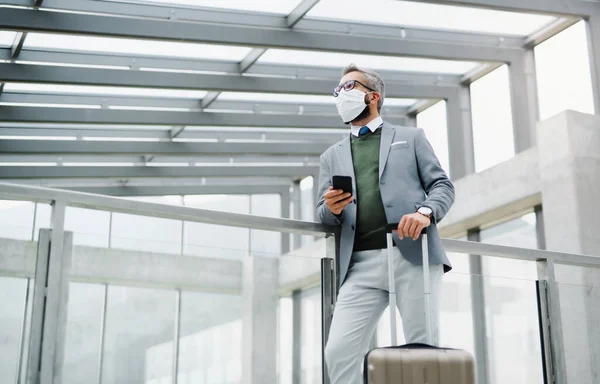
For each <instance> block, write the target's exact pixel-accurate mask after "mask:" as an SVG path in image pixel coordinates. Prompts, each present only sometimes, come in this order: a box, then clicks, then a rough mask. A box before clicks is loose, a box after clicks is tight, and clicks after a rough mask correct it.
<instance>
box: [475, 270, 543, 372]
mask: <svg viewBox="0 0 600 384" xmlns="http://www.w3.org/2000/svg"><path fill="white" fill-rule="evenodd" d="M485 259H487V258H484V260H485ZM531 264H533V265H534V267H535V263H533V262H531ZM483 280H484V294H485V304H486V305H485V312H486V316H487V319H486V320H487V333H488V340H487V346H488V373H489V377H490V383H493V384H503V383H539V384H542V383H543V382H544V380H543V372H542V359H541V354H542V352H541V344H540V336H539V335H540V330H539V322H538V311H537V295H536V287H535V280H527V279H518V278H502V277H488V276H485V277H484V278H483Z"/></svg>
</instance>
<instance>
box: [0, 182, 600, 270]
mask: <svg viewBox="0 0 600 384" xmlns="http://www.w3.org/2000/svg"><path fill="white" fill-rule="evenodd" d="M0 198H2V199H15V200H26V201H35V202H46V203H51V202H53V201H61V202H64V203H65V204H66V205H68V206H71V207H80V208H90V209H99V210H107V211H112V212H120V213H129V214H138V215H144V216H153V217H160V218H165V219H174V220H184V221H193V222H197V223H207V224H216V225H226V226H231V227H241V228H252V229H260V230H267V231H278V232H286V233H297V234H303V235H312V236H330V235H333V234H335V233H337V232H338V228H336V227H333V226H328V225H325V224H319V223H314V222H308V221H299V220H290V219H278V218H271V217H262V216H255V215H247V214H239V213H229V212H219V211H212V210H207V209H199V208H190V207H181V206H175V205H167V204H160V203H150V202H144V201H135V200H130V199H125V198H121V197H111V196H103V195H96V194H91V193H83V192H75V191H69V190H62V189H53V188H43V187H36V186H30V185H19V184H11V183H0ZM442 243H443V245H444V249H445V250H446V251H448V252H458V253H465V254H470V255H485V256H495V257H501V258H507V259H516V260H529V261H541V260H552V261H555V262H557V263H561V264H571V265H579V266H592V267H600V257H598V256H590V255H578V254H571V253H563V252H553V251H544V250H539V249H530V248H519V247H510V246H504V245H495V244H486V243H479V242H472V241H462V240H452V239H442Z"/></svg>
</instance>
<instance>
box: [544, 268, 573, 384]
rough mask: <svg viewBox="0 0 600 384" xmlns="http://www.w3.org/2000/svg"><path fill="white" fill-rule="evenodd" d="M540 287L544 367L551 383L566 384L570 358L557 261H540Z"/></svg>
mask: <svg viewBox="0 0 600 384" xmlns="http://www.w3.org/2000/svg"><path fill="white" fill-rule="evenodd" d="M537 271H538V281H539V282H538V287H539V291H538V293H539V294H540V299H539V301H538V304H539V306H540V308H539V313H540V317H541V318H540V323H541V325H542V328H541V329H540V336H541V337H542V338H543V340H542V341H541V343H542V347H543V348H544V349H543V353H544V356H543V358H544V366H545V368H546V372H544V375H545V376H546V377H547V380H548V382H549V383H566V382H567V371H566V367H567V366H566V359H565V347H564V338H563V326H562V316H561V309H560V300H559V293H558V284H557V283H556V277H555V273H554V261H553V260H551V259H543V260H538V261H537Z"/></svg>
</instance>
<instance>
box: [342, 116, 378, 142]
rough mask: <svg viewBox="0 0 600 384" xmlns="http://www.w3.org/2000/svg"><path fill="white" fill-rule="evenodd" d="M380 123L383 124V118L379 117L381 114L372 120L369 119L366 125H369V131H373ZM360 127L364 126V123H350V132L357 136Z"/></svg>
mask: <svg viewBox="0 0 600 384" xmlns="http://www.w3.org/2000/svg"><path fill="white" fill-rule="evenodd" d="M381 124H383V119H382V118H381V116H377V117H376V118H374V119H373V120H371V121H369V122H368V123H367V127H369V129H370V130H371V132H375V131H376V130H377V128H379V127H380V126H381ZM362 127H364V125H361V126H358V125H351V126H350V128H351V130H352V134H353V135H354V136H356V137H358V131H360V129H361V128H362Z"/></svg>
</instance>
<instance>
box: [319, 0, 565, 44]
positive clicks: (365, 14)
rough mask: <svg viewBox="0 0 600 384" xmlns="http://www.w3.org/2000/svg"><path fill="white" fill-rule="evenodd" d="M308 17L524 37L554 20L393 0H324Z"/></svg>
mask: <svg viewBox="0 0 600 384" xmlns="http://www.w3.org/2000/svg"><path fill="white" fill-rule="evenodd" d="M357 10H360V11H359V12H357ZM307 17H309V18H311V17H325V18H329V19H337V20H350V21H361V22H366V23H375V24H394V25H402V26H407V27H425V28H434V29H449V30H459V31H472V32H485V33H498V34H514V35H523V36H525V35H529V34H531V33H533V32H535V31H537V30H539V29H540V28H542V27H544V26H545V25H547V24H549V23H551V22H552V21H554V20H555V18H554V17H550V16H542V15H534V14H526V13H515V12H504V11H495V10H488V9H479V8H468V7H458V6H448V5H439V4H421V3H415V2H408V1H391V0H371V1H370V2H369V6H365V4H364V2H362V1H360V0H346V1H344V6H340V2H339V1H338V0H321V1H320V2H319V3H317V5H316V6H315V7H314V8H313V9H312V10H311V11H310V12H308V14H307Z"/></svg>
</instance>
